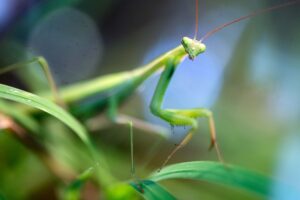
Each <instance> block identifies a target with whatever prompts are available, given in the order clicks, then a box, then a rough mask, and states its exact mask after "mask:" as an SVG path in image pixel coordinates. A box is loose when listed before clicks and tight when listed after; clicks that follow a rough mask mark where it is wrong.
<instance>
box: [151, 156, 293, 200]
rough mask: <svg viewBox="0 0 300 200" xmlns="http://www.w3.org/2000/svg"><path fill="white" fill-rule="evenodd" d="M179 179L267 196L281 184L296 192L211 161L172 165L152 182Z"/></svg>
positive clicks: (257, 176)
mask: <svg viewBox="0 0 300 200" xmlns="http://www.w3.org/2000/svg"><path fill="white" fill-rule="evenodd" d="M178 178H180V179H193V180H204V181H208V182H211V183H218V184H224V185H228V186H233V187H236V188H242V189H245V190H247V191H251V192H255V193H258V194H261V195H265V196H267V195H269V193H270V189H271V186H273V184H280V186H281V187H284V188H287V189H289V191H291V192H296V190H294V189H293V188H292V187H288V186H287V185H284V184H282V183H279V182H276V181H274V180H272V179H271V178H269V177H267V176H264V175H261V174H259V173H256V172H253V171H250V170H247V169H243V168H241V167H237V166H233V165H224V164H221V163H216V162H209V161H194V162H185V163H179V164H174V165H170V166H167V167H165V168H163V169H162V170H161V171H160V172H156V173H155V174H153V175H152V176H151V177H150V180H152V181H161V180H166V179H178Z"/></svg>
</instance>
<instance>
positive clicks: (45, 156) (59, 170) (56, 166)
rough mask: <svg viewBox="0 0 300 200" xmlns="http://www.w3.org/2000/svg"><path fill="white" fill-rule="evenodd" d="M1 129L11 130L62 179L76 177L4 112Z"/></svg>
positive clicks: (66, 179)
mask: <svg viewBox="0 0 300 200" xmlns="http://www.w3.org/2000/svg"><path fill="white" fill-rule="evenodd" d="M1 129H2V130H7V131H9V132H10V133H11V134H12V135H13V136H14V137H15V138H16V139H17V140H18V141H19V142H21V143H22V144H23V145H24V146H26V147H27V148H28V149H29V150H30V151H32V152H33V153H34V154H35V155H37V156H38V157H39V158H40V159H41V160H42V161H43V163H44V164H45V165H46V166H47V167H48V169H49V170H50V171H51V172H52V173H53V174H54V175H55V176H57V177H58V178H60V179H61V180H63V181H65V182H68V181H70V180H72V179H73V178H74V177H75V173H74V172H72V171H70V169H66V168H65V167H62V166H61V164H60V163H59V162H58V161H57V160H55V159H54V158H53V157H52V156H51V155H50V153H49V152H48V150H47V149H46V148H45V147H44V146H43V145H42V144H41V143H40V142H38V141H37V139H36V138H34V137H32V136H31V135H30V133H28V132H27V131H26V130H25V129H24V128H23V127H21V126H20V125H19V124H17V123H16V122H15V121H14V120H13V119H11V118H10V117H9V116H6V115H4V114H2V113H0V130H1Z"/></svg>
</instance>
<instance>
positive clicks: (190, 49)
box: [181, 37, 206, 60]
mask: <svg viewBox="0 0 300 200" xmlns="http://www.w3.org/2000/svg"><path fill="white" fill-rule="evenodd" d="M181 44H182V46H183V47H184V49H185V51H186V53H187V54H188V55H189V58H190V59H191V60H194V58H196V57H197V56H198V55H199V54H200V53H203V52H204V51H205V49H206V46H205V44H203V43H202V42H200V41H197V40H194V39H191V38H188V37H183V38H182V41H181Z"/></svg>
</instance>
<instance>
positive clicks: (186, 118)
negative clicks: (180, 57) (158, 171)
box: [150, 59, 223, 167]
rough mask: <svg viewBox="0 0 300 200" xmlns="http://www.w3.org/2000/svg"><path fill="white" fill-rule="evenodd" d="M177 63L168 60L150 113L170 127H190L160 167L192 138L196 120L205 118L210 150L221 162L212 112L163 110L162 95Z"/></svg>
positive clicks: (200, 109) (201, 110)
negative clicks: (207, 126)
mask: <svg viewBox="0 0 300 200" xmlns="http://www.w3.org/2000/svg"><path fill="white" fill-rule="evenodd" d="M178 63H179V62H178V61H176V59H170V60H169V62H168V63H167V64H166V67H165V70H164V71H163V73H162V75H161V77H160V79H159V82H158V84H157V87H156V90H155V93H154V95H153V98H152V101H151V105H150V109H151V112H152V113H153V114H154V115H156V116H158V117H160V118H162V119H164V120H165V121H167V122H169V123H170V124H171V125H179V126H191V129H190V130H189V133H188V134H187V135H186V136H185V138H184V139H183V140H182V141H181V142H180V143H179V145H177V146H176V148H175V149H174V150H173V151H172V152H171V153H170V155H169V156H168V157H167V159H166V160H165V161H164V163H163V165H162V167H163V166H164V165H165V164H167V162H168V161H169V160H170V159H171V157H172V156H173V155H174V154H175V153H176V152H177V151H178V150H179V149H180V148H182V147H184V146H185V145H186V144H187V143H188V142H189V141H190V139H191V138H192V136H193V134H194V132H195V130H196V129H197V128H198V123H197V120H196V118H199V117H205V118H208V120H209V127H210V136H211V145H210V148H212V147H215V148H216V151H217V155H218V158H219V160H220V161H222V160H223V159H222V157H221V154H220V150H219V147H218V144H217V141H216V131H215V124H214V119H213V115H212V112H211V111H210V110H208V109H205V108H194V109H184V110H180V109H163V108H162V103H163V100H164V95H165V92H166V90H167V87H168V85H169V83H170V80H171V78H172V76H173V73H174V72H175V68H176V66H177V64H178Z"/></svg>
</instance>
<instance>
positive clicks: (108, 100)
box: [1, 1, 299, 166]
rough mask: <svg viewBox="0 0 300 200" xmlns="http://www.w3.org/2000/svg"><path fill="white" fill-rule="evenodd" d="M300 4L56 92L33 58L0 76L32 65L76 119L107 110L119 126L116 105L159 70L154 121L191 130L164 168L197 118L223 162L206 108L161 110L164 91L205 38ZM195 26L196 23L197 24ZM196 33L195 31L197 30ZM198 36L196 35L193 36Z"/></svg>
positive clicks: (41, 62) (195, 125)
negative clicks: (89, 100) (95, 97)
mask: <svg viewBox="0 0 300 200" xmlns="http://www.w3.org/2000/svg"><path fill="white" fill-rule="evenodd" d="M298 2H299V1H292V2H289V3H285V4H282V5H279V6H274V7H271V8H268V9H264V10H261V11H257V12H254V13H251V14H249V15H246V16H244V17H241V18H238V19H236V20H233V21H231V22H228V23H226V24H223V25H221V26H219V27H217V28H216V29H214V30H212V31H210V32H208V33H207V34H205V35H204V36H203V37H202V38H201V39H200V40H197V38H196V37H195V38H188V37H184V38H183V39H182V41H181V44H180V45H179V46H178V47H175V48H174V49H172V50H170V51H168V52H166V53H164V54H163V55H161V56H159V57H158V58H156V59H154V60H153V61H151V62H150V63H149V64H146V65H144V66H142V67H140V68H137V69H134V70H132V71H126V72H119V73H115V74H110V75H106V76H102V77H99V78H96V79H93V80H88V81H84V82H79V83H76V84H73V85H70V86H66V87H62V88H60V89H59V90H58V89H57V87H56V85H55V83H54V81H53V78H52V76H51V72H50V69H49V66H48V63H47V61H46V60H45V59H44V58H43V57H37V58H33V59H32V60H30V61H27V62H22V63H17V64H14V65H11V66H9V67H7V68H5V69H4V70H2V71H1V73H4V72H6V71H10V70H13V69H16V68H19V67H24V66H28V65H31V64H32V63H37V64H39V65H40V66H41V67H42V69H43V71H44V72H45V74H46V77H47V79H48V82H49V85H50V88H51V91H52V94H53V97H54V100H55V101H56V102H57V103H58V104H60V105H62V106H63V107H64V106H65V107H66V108H69V109H70V111H71V112H72V113H73V114H74V115H75V116H78V117H79V118H88V117H90V116H91V115H93V114H95V112H96V113H99V110H101V109H103V108H106V109H107V114H108V117H109V118H110V119H111V120H112V121H114V122H118V120H119V119H120V118H119V116H118V105H119V104H120V103H121V102H123V101H124V100H125V99H126V98H127V97H128V96H129V95H130V94H131V93H132V92H133V91H135V90H136V88H137V87H138V86H139V85H141V84H142V83H143V82H144V81H145V80H146V79H148V78H149V77H150V76H151V75H152V74H153V73H155V72H157V71H158V70H163V72H162V74H161V77H160V80H159V82H158V84H157V87H156V90H155V92H154V94H153V97H152V100H151V104H150V110H151V112H152V113H153V114H154V115H156V116H157V117H159V118H161V119H163V120H165V121H167V122H168V123H170V124H171V125H173V126H188V127H190V130H189V131H188V133H187V135H186V136H185V137H184V139H183V140H182V141H181V142H180V143H179V144H178V145H177V146H176V147H175V149H174V150H173V151H172V152H171V154H170V155H169V156H168V158H167V159H166V160H165V161H164V163H163V165H162V166H164V165H165V164H166V163H167V162H168V161H169V159H170V158H171V157H172V155H173V154H174V153H175V152H176V151H178V150H179V149H180V148H182V147H183V146H185V145H186V144H187V143H188V142H189V141H190V140H191V138H192V136H193V135H194V133H195V131H196V130H197V129H198V122H197V119H198V118H206V119H208V123H209V127H210V139H211V142H210V148H213V147H214V148H215V149H216V152H217V155H218V157H219V160H222V156H221V154H220V150H219V147H218V143H217V140H216V130H215V122H214V118H213V113H212V112H211V111H210V110H209V109H206V108H192V109H174V108H171V109H169V108H167V109H165V108H163V100H164V96H165V93H166V90H167V88H168V86H169V83H170V80H171V79H172V77H173V75H174V73H175V72H176V68H177V66H178V65H179V64H180V63H181V62H182V61H183V60H184V59H186V58H187V57H188V58H189V59H191V60H194V59H195V58H196V57H197V56H198V55H199V54H201V53H204V52H205V50H206V46H205V44H204V43H203V41H204V40H206V39H207V38H208V37H210V36H211V35H213V34H214V33H216V32H218V31H219V30H221V29H223V28H225V27H227V26H229V25H231V24H233V23H236V22H238V21H241V20H244V19H248V18H250V17H253V16H255V15H257V14H261V13H264V12H268V11H271V10H275V9H279V8H282V7H285V6H290V5H292V4H295V3H298ZM196 24H197V23H196ZM196 29H197V28H196ZM195 35H197V34H195ZM97 94H101V96H102V97H103V98H100V99H99V100H97V101H96V102H94V103H91V104H89V105H86V106H85V105H82V106H77V105H76V103H77V102H79V101H81V100H82V99H85V98H88V97H90V96H93V95H97ZM40 95H41V96H44V97H45V98H51V97H50V94H45V93H42V94H40ZM24 112H25V113H31V112H34V111H33V110H30V109H24Z"/></svg>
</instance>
